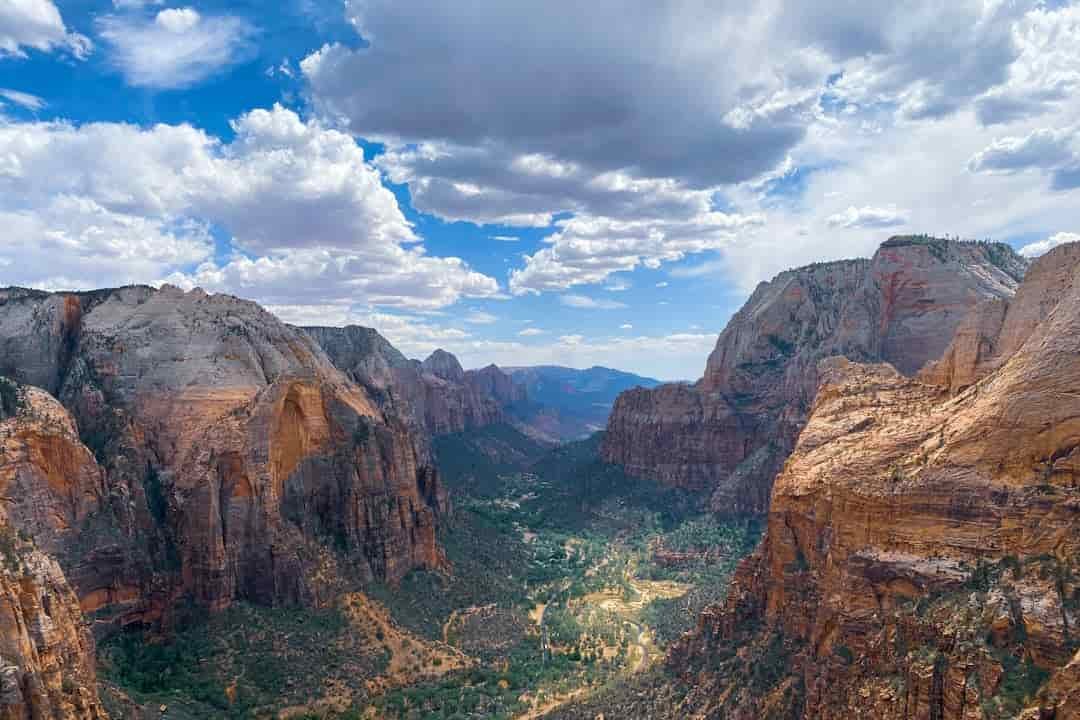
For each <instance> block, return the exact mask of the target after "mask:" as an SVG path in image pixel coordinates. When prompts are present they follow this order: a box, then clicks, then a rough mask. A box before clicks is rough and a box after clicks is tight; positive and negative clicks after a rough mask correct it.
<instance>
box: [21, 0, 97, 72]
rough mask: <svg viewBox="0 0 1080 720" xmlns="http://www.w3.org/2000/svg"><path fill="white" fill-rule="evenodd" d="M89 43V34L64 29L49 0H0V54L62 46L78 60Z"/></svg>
mask: <svg viewBox="0 0 1080 720" xmlns="http://www.w3.org/2000/svg"><path fill="white" fill-rule="evenodd" d="M93 47H94V45H93V43H92V42H90V39H89V38H87V37H85V36H84V35H80V34H79V33H77V32H70V31H69V30H68V29H67V27H66V26H65V25H64V20H63V18H62V17H61V16H60V10H59V9H58V8H57V7H56V5H55V4H54V3H53V1H52V0H7V2H4V3H0V58H2V57H3V56H4V55H13V56H15V57H25V56H26V50H25V49H26V48H31V49H33V50H40V51H42V52H50V51H52V50H55V49H62V50H66V51H67V52H69V53H71V54H72V56H74V57H75V58H77V59H79V60H82V59H85V58H86V56H87V55H89V54H90V51H91V50H92V49H93Z"/></svg>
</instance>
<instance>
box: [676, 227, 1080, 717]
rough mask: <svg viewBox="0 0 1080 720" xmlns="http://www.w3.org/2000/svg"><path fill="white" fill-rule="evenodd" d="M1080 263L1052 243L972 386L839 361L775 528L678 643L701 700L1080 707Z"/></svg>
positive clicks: (731, 709) (786, 712) (779, 708)
mask: <svg viewBox="0 0 1080 720" xmlns="http://www.w3.org/2000/svg"><path fill="white" fill-rule="evenodd" d="M1063 266H1065V268H1066V269H1065V270H1062V267H1063ZM1078 277H1080V252H1078V251H1077V248H1076V247H1063V248H1059V249H1058V250H1056V251H1054V252H1053V253H1050V254H1048V255H1047V256H1044V257H1043V258H1042V259H1040V260H1039V261H1038V262H1037V263H1036V265H1035V266H1034V267H1033V268H1032V270H1031V272H1030V273H1029V275H1028V277H1027V279H1025V281H1024V283H1023V285H1022V286H1021V288H1020V290H1019V291H1018V293H1017V299H1016V300H1015V301H1014V302H1013V303H1012V304H1011V305H1010V308H1009V311H1008V313H1006V316H1005V319H1004V322H1003V323H1000V324H999V325H1000V327H1001V332H1000V333H999V334H997V335H996V336H995V335H994V334H993V332H992V328H993V327H994V325H995V323H989V324H987V325H983V326H982V329H983V330H984V331H985V332H983V333H982V334H984V335H985V336H986V340H987V342H988V343H989V346H988V347H990V348H992V350H991V351H990V352H988V353H983V354H984V355H985V356H986V357H991V358H995V362H996V363H997V369H994V370H991V371H989V372H988V374H987V375H986V376H985V377H983V378H982V379H981V380H978V381H976V382H975V384H974V385H972V386H971V387H969V388H967V389H966V390H961V391H960V392H959V394H957V395H953V394H951V393H942V392H941V389H940V388H939V387H937V386H934V385H928V384H924V383H922V382H920V381H918V380H914V379H911V378H908V377H905V376H904V375H902V374H901V373H899V372H897V371H896V370H895V369H893V368H892V367H890V366H888V365H860V364H855V363H852V362H850V361H848V360H845V359H843V358H834V359H831V360H827V361H825V362H824V363H822V365H821V376H822V383H821V387H820V389H819V391H818V394H817V397H816V400H815V402H814V407H813V410H812V412H811V414H810V417H809V420H808V422H807V424H806V427H805V429H804V430H803V431H802V433H801V435H800V437H799V440H798V445H797V447H796V448H795V451H794V452H793V453H792V455H791V457H790V458H789V459H788V461H787V463H786V465H785V467H784V469H783V472H782V473H781V474H780V475H779V476H778V477H777V479H776V483H775V486H774V488H773V493H772V500H771V505H770V509H769V525H768V531H767V534H766V538H765V540H764V542H763V545H762V547H761V548H760V549H759V550H758V551H757V552H756V553H755V554H754V555H753V556H751V557H750V558H748V559H747V560H746V561H744V563H743V565H742V566H741V567H740V569H739V571H738V573H737V577H736V581H735V583H734V587H733V590H732V592H731V594H730V596H729V598H728V600H727V602H726V604H725V605H724V607H722V608H714V609H712V610H710V611H707V612H706V613H705V614H704V615H703V616H702V617H701V619H700V621H699V627H698V629H697V631H696V632H694V633H692V634H690V635H688V636H686V637H685V638H684V639H683V641H682V642H681V643H680V644H679V645H678V646H677V647H676V648H675V649H674V650H673V651H672V654H671V656H670V659H669V660H670V663H671V665H672V667H673V668H675V669H676V670H677V671H678V672H680V673H683V674H684V675H685V677H686V678H687V679H692V681H693V682H694V683H695V686H696V687H695V689H694V690H693V691H692V693H691V695H692V696H693V697H692V698H691V701H690V705H691V706H692V707H694V708H696V710H695V712H697V713H698V714H699V716H701V717H717V718H719V717H723V718H766V717H777V716H784V717H796V718H820V719H822V720H828V719H831V718H836V719H839V718H848V717H874V718H884V719H886V720H888V719H892V718H895V719H896V720H900V719H901V718H903V719H905V720H908V719H913V720H914V719H918V720H922V719H926V720H931V719H933V720H974V719H983V718H985V719H987V720H989V719H990V718H1004V717H1015V716H1017V714H1018V713H1020V711H1021V710H1022V708H1023V706H1024V704H1025V703H1028V702H1030V703H1031V704H1032V709H1031V710H1030V713H1029V715H1030V716H1031V717H1039V718H1054V719H1055V720H1056V719H1057V718H1075V717H1077V712H1078V709H1077V705H1076V698H1077V697H1078V695H1077V692H1078V690H1077V674H1076V671H1075V663H1074V662H1073V661H1074V660H1075V658H1074V653H1075V649H1076V644H1077V641H1078V626H1077V623H1078V621H1080V572H1078V571H1080V465H1078V463H1077V457H1078V456H1080V420H1078V418H1080V400H1078V399H1077V396H1076V394H1075V392H1073V389H1074V388H1075V387H1076V385H1077V383H1080V283H1074V282H1073V280H1074V279H1076V278H1078ZM1017 306H1019V307H1021V308H1028V309H1025V310H1022V311H1017V312H1018V313H1019V314H1018V315H1017V317H1018V318H1026V322H1027V324H1025V322H1022V321H1020V320H1015V321H1013V322H1011V323H1010V321H1009V318H1008V314H1009V313H1012V312H1013V309H1012V308H1013V307H1017ZM1030 308H1037V310H1036V311H1031V310H1030ZM984 317H985V316H984ZM972 327H978V324H977V323H974V324H972V323H965V324H964V325H963V326H961V327H960V329H959V332H958V335H957V338H956V339H955V340H954V341H953V343H952V345H951V347H952V349H953V350H958V349H960V348H965V347H966V348H969V349H970V348H971V347H972V344H971V343H970V342H969V339H970V338H971V337H972V334H971V328H972ZM1009 348H1012V351H1011V352H1009V350H1008V349H1009ZM1006 353H1008V354H1006ZM974 354H975V353H972V352H969V351H968V350H965V351H964V352H963V353H961V352H955V353H953V357H954V358H955V357H960V356H964V357H972V356H973V355H974ZM956 377H957V375H956V374H955V373H954V374H953V375H952V376H951V378H953V379H955V378H956ZM946 384H947V385H948V386H949V388H950V390H956V389H958V384H957V383H955V382H952V381H950V382H949V383H946ZM963 384H964V383H963V382H961V383H959V385H963ZM736 649H737V650H738V652H737V653H735V652H734V651H735V650H736ZM1047 677H1050V678H1051V680H1050V682H1049V684H1047V685H1045V686H1044V687H1043V689H1042V690H1041V691H1040V692H1039V694H1038V696H1037V697H1031V696H1030V695H1031V693H1032V692H1033V691H1034V690H1036V689H1037V688H1038V686H1039V684H1040V683H1041V682H1043V681H1044V680H1045V679H1046V678H1047ZM1026 716H1027V715H1026ZM1026 716H1025V717H1026Z"/></svg>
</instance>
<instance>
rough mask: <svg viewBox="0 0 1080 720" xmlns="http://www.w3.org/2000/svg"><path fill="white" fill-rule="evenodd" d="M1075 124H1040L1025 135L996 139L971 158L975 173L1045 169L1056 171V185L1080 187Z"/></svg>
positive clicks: (1060, 186) (1056, 186)
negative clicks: (1045, 126)
mask: <svg viewBox="0 0 1080 720" xmlns="http://www.w3.org/2000/svg"><path fill="white" fill-rule="evenodd" d="M1075 138H1076V129H1075V128H1063V129H1056V130H1055V129H1050V128H1040V129H1038V130H1033V131H1032V132H1030V133H1029V134H1027V135H1024V136H1009V137H1002V138H998V139H996V140H994V142H992V143H991V144H990V145H988V146H987V147H986V148H984V149H982V150H980V151H979V152H977V153H975V155H973V156H972V157H971V160H969V161H968V169H969V170H970V171H971V172H974V173H980V172H984V173H999V174H1001V173H1004V174H1009V173H1016V172H1022V171H1025V170H1041V171H1044V172H1049V173H1051V175H1052V181H1051V184H1052V186H1053V188H1054V189H1057V190H1065V189H1070V188H1074V187H1080V153H1078V152H1077V151H1076V150H1075V149H1074V147H1075V146H1074V142H1075Z"/></svg>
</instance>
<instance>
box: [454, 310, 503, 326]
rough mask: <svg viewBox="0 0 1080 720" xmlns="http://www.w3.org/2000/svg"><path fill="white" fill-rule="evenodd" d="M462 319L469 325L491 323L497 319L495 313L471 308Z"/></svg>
mask: <svg viewBox="0 0 1080 720" xmlns="http://www.w3.org/2000/svg"><path fill="white" fill-rule="evenodd" d="M462 319H463V320H464V321H465V322H467V323H469V324H470V325H491V324H492V323H496V322H498V321H499V318H498V317H496V316H495V315H492V314H491V313H489V312H483V311H481V310H473V311H472V312H470V313H468V314H467V315H465V317H464V318H462Z"/></svg>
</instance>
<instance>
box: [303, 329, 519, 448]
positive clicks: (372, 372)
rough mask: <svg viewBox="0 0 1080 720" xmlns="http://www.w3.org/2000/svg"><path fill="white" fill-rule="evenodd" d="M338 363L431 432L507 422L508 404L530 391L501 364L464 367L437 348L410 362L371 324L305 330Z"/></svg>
mask: <svg viewBox="0 0 1080 720" xmlns="http://www.w3.org/2000/svg"><path fill="white" fill-rule="evenodd" d="M304 331H305V332H307V334H308V335H310V336H311V337H312V338H314V339H315V341H316V342H317V343H319V345H320V346H321V347H322V348H323V350H325V351H326V354H327V355H328V356H329V358H330V359H331V360H332V361H333V363H334V365H336V366H337V367H338V368H340V369H341V370H342V372H344V373H346V374H347V375H348V376H349V377H350V378H351V379H352V380H353V381H355V382H357V383H359V384H360V385H362V386H364V387H365V388H366V389H367V390H368V391H369V393H370V394H371V395H372V397H374V398H375V399H376V400H377V402H379V404H380V405H381V406H382V407H384V408H386V409H388V410H390V411H392V412H395V413H396V414H398V415H399V416H401V417H403V418H405V419H406V420H407V421H408V422H409V423H410V424H411V425H412V427H413V428H415V429H416V430H418V431H420V434H425V435H444V434H447V433H455V432H461V431H463V430H467V429H471V428H478V427H484V426H487V425H493V424H495V423H500V422H506V421H507V420H508V416H507V413H506V410H507V408H509V407H510V406H511V405H513V404H515V403H520V402H523V401H524V400H525V391H524V389H523V388H521V387H520V386H517V385H515V384H514V383H513V381H512V380H511V378H510V376H509V375H507V374H506V373H504V372H503V371H502V370H500V369H499V368H498V367H496V366H495V365H489V366H488V367H486V368H483V369H482V370H468V371H466V370H464V369H463V368H462V367H461V363H459V362H458V359H457V358H456V357H454V356H453V355H452V354H451V353H448V352H446V351H445V350H436V351H435V352H433V353H432V354H431V355H430V356H429V357H428V358H427V359H426V360H424V361H423V362H418V361H416V360H409V359H408V358H406V357H405V356H404V355H402V354H401V352H399V351H398V350H397V348H395V347H394V346H393V345H391V344H390V343H389V342H388V341H387V340H386V339H385V338H383V337H382V336H381V335H379V333H378V332H377V331H375V330H373V329H371V328H365V327H360V326H358V325H349V326H347V327H307V328H304Z"/></svg>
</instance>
